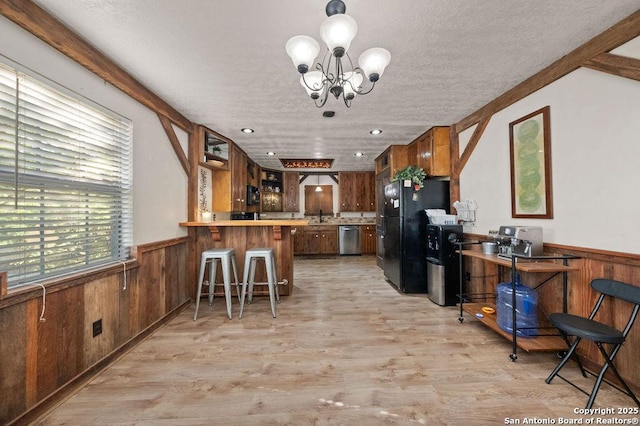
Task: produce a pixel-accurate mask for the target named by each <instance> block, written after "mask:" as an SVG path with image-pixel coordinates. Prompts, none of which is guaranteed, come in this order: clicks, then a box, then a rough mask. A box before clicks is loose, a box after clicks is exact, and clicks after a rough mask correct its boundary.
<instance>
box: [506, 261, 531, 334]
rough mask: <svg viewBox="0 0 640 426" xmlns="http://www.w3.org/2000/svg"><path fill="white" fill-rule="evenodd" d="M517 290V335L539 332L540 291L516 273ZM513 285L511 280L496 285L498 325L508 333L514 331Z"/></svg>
mask: <svg viewBox="0 0 640 426" xmlns="http://www.w3.org/2000/svg"><path fill="white" fill-rule="evenodd" d="M515 281H516V285H515V291H516V329H517V330H516V335H517V336H521V337H531V336H535V335H536V334H538V330H537V328H538V293H537V292H536V291H535V290H534V289H532V288H531V287H527V286H526V285H524V284H522V282H521V281H520V274H515ZM512 294H513V287H512V285H511V283H510V282H506V283H500V284H498V286H497V287H496V296H497V298H496V304H497V309H496V310H497V311H498V318H497V322H498V326H499V327H500V328H501V329H502V330H504V331H506V332H507V333H513V307H512V306H513V298H512Z"/></svg>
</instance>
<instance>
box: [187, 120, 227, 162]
mask: <svg viewBox="0 0 640 426" xmlns="http://www.w3.org/2000/svg"><path fill="white" fill-rule="evenodd" d="M195 140H196V143H197V146H198V147H199V154H198V158H200V159H201V160H200V162H199V164H200V165H201V166H202V167H206V168H208V169H211V170H229V146H230V141H228V140H227V139H226V138H224V137H222V135H219V134H218V133H216V132H214V131H213V130H209V129H207V128H206V127H204V126H196V129H195Z"/></svg>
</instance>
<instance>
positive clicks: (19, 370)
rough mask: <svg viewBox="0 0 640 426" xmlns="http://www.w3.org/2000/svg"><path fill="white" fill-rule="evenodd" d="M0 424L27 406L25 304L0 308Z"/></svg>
mask: <svg viewBox="0 0 640 426" xmlns="http://www.w3.org/2000/svg"><path fill="white" fill-rule="evenodd" d="M0 336H2V338H1V340H0V360H2V361H0V384H1V385H2V396H1V397H0V424H4V421H3V419H12V418H14V417H16V416H18V415H19V414H20V413H22V412H24V411H25V410H26V409H27V397H26V392H25V386H26V379H27V359H26V356H25V353H26V350H27V305H26V304H24V303H23V304H20V305H15V306H10V307H8V308H6V309H0Z"/></svg>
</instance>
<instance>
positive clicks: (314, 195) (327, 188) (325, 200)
mask: <svg viewBox="0 0 640 426" xmlns="http://www.w3.org/2000/svg"><path fill="white" fill-rule="evenodd" d="M318 186H320V188H322V191H316V188H317V187H318ZM320 212H322V214H323V215H332V214H333V186H332V185H305V186H304V214H305V215H306V216H316V215H320Z"/></svg>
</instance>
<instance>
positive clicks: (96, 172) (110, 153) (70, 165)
mask: <svg viewBox="0 0 640 426" xmlns="http://www.w3.org/2000/svg"><path fill="white" fill-rule="evenodd" d="M38 78H39V79H40V80H41V81H38V80H36V79H35V78H32V77H31V76H28V75H25V73H23V72H21V71H18V70H16V69H13V68H10V67H8V66H5V65H2V64H0V272H3V271H4V272H7V273H8V284H9V288H12V287H14V288H15V287H17V286H21V285H25V284H29V283H32V282H35V281H38V280H42V279H45V278H51V277H55V276H60V275H63V274H66V273H70V272H77V271H80V270H83V269H87V268H93V267H96V266H100V265H106V264H109V263H113V262H119V261H121V260H124V259H126V258H128V257H129V247H130V246H131V240H132V194H131V185H132V180H131V179H132V170H131V164H132V161H131V131H132V130H131V127H132V126H131V122H130V120H127V119H124V118H122V117H120V116H118V115H116V114H114V113H113V112H110V111H107V110H105V109H104V108H101V107H99V106H97V105H94V104H93V103H91V102H90V101H87V100H86V99H83V98H81V97H80V96H79V95H76V94H70V93H69V91H67V90H63V89H61V88H58V87H55V84H54V83H51V82H47V83H44V82H43V80H44V79H43V78H42V77H38Z"/></svg>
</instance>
